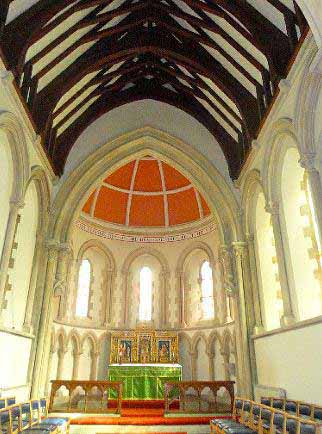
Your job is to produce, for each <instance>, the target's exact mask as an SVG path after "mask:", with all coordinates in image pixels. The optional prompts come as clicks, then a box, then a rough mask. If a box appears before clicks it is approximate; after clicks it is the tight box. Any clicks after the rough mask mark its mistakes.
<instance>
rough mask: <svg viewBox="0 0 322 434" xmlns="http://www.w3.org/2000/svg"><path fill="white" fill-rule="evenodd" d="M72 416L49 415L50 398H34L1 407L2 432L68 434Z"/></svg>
mask: <svg viewBox="0 0 322 434" xmlns="http://www.w3.org/2000/svg"><path fill="white" fill-rule="evenodd" d="M11 402H12V401H11ZM69 425H70V418H69V417H55V416H48V400H47V399H46V398H42V399H40V400H37V399H33V400H30V401H27V402H23V403H20V404H13V405H9V406H6V407H4V408H2V409H0V434H18V433H21V432H23V433H25V434H32V433H38V434H40V433H47V434H48V433H51V434H68V433H69Z"/></svg>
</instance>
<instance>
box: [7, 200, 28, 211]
mask: <svg viewBox="0 0 322 434" xmlns="http://www.w3.org/2000/svg"><path fill="white" fill-rule="evenodd" d="M24 206H25V202H24V200H23V199H22V198H13V199H11V200H10V208H11V209H16V210H17V211H18V210H19V209H22V208H24Z"/></svg>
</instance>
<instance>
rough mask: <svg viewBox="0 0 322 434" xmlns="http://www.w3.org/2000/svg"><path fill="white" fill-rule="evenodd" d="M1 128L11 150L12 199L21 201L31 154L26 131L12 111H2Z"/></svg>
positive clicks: (27, 176)
mask: <svg viewBox="0 0 322 434" xmlns="http://www.w3.org/2000/svg"><path fill="white" fill-rule="evenodd" d="M0 129H1V130H3V131H4V132H5V133H6V135H7V137H8V143H9V146H10V150H11V156H12V163H13V171H14V177H13V180H14V181H13V182H14V184H13V186H12V192H11V200H13V201H19V200H22V199H23V197H24V192H25V188H26V184H27V180H28V178H29V173H30V170H29V155H28V150H27V144H26V139H25V135H24V132H23V130H22V128H21V126H20V124H19V121H18V119H17V118H16V116H15V115H14V114H12V113H10V112H0Z"/></svg>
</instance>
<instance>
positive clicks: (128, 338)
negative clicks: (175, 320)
mask: <svg viewBox="0 0 322 434" xmlns="http://www.w3.org/2000/svg"><path fill="white" fill-rule="evenodd" d="M178 362H179V350H178V334H177V333H174V332H167V331H165V332H163V331H156V330H134V331H123V332H115V333H112V335H111V355H110V363H111V364H113V363H178Z"/></svg>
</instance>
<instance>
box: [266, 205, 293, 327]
mask: <svg viewBox="0 0 322 434" xmlns="http://www.w3.org/2000/svg"><path fill="white" fill-rule="evenodd" d="M265 210H266V211H267V212H269V213H270V214H271V219H272V226H273V232H274V240H275V248H276V257H277V263H278V274H279V279H280V284H281V291H282V299H283V310H284V314H283V316H282V318H281V326H282V327H284V326H287V325H289V324H293V323H294V322H295V317H294V313H293V309H292V304H291V295H290V285H289V278H288V274H287V267H286V261H285V251H284V246H283V235H282V228H281V222H280V214H279V204H278V203H277V202H272V203H271V204H270V205H267V206H266V207H265Z"/></svg>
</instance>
